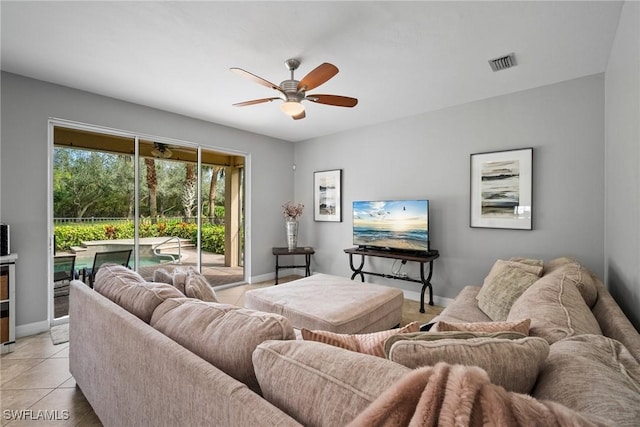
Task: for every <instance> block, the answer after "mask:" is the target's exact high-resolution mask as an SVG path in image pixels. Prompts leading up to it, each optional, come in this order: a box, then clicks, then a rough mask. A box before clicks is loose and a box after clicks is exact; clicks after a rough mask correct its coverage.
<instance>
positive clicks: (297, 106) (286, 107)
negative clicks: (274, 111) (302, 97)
mask: <svg viewBox="0 0 640 427" xmlns="http://www.w3.org/2000/svg"><path fill="white" fill-rule="evenodd" d="M280 109H281V110H282V112H283V113H285V114H287V115H289V116H291V117H293V116H297V115H299V114H302V113H303V112H304V105H302V104H301V103H299V102H297V101H286V102H284V103H283V104H280Z"/></svg>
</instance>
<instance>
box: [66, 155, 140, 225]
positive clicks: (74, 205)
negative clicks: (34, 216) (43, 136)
mask: <svg viewBox="0 0 640 427" xmlns="http://www.w3.org/2000/svg"><path fill="white" fill-rule="evenodd" d="M53 184H54V188H53V200H54V216H55V217H58V218H77V219H82V218H83V217H91V216H110V217H126V216H127V214H128V211H129V207H130V205H131V203H132V199H133V197H132V195H133V163H132V162H131V157H130V156H123V155H116V154H106V153H99V152H93V151H85V150H73V149H67V148H56V149H55V151H54V182H53Z"/></svg>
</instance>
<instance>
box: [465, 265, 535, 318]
mask: <svg viewBox="0 0 640 427" xmlns="http://www.w3.org/2000/svg"><path fill="white" fill-rule="evenodd" d="M532 269H535V271H536V272H540V273H541V272H542V268H541V267H533V266H530V265H528V264H524V263H519V262H515V261H504V260H501V259H499V260H497V261H496V262H495V264H494V265H493V268H491V272H489V275H488V276H487V277H486V278H485V281H484V283H483V285H482V288H481V289H480V292H478V297H477V298H478V307H479V308H480V310H482V311H483V312H484V313H486V314H487V316H489V317H490V318H491V320H494V321H504V320H507V316H508V314H509V310H510V309H511V305H512V304H513V303H514V302H515V300H516V299H518V297H519V296H520V295H522V293H523V292H524V291H525V290H526V289H527V288H528V287H529V286H531V285H533V284H534V283H535V282H536V281H537V280H538V279H539V276H538V274H537V273H534V272H531V271H528V270H532Z"/></svg>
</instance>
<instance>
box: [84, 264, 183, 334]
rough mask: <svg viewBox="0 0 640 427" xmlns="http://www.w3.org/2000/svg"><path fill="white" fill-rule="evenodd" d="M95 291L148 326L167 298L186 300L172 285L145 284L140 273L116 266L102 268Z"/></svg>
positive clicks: (109, 265) (105, 265) (94, 286)
mask: <svg viewBox="0 0 640 427" xmlns="http://www.w3.org/2000/svg"><path fill="white" fill-rule="evenodd" d="M93 288H94V289H95V291H96V292H98V293H99V294H101V295H103V296H105V297H107V298H109V299H110V300H111V301H113V302H115V303H116V304H118V305H119V306H120V307H122V308H124V309H125V310H127V311H128V312H130V313H131V314H133V315H135V316H137V317H139V318H140V319H142V320H143V321H145V322H146V323H149V321H150V320H151V316H152V314H153V312H154V310H155V309H156V307H158V305H160V304H161V303H162V302H163V301H165V300H166V299H167V298H180V297H184V295H183V294H182V293H180V291H178V290H177V289H175V288H174V287H173V286H171V285H168V284H166V283H155V282H145V280H144V279H143V278H142V276H140V275H139V274H138V273H136V272H134V271H131V270H129V269H128V268H127V267H124V266H121V265H115V264H103V265H102V266H101V267H100V269H99V270H98V272H97V273H96V279H95V282H94V285H93Z"/></svg>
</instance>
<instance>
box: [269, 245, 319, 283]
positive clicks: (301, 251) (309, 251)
mask: <svg viewBox="0 0 640 427" xmlns="http://www.w3.org/2000/svg"><path fill="white" fill-rule="evenodd" d="M271 252H273V254H274V255H275V256H276V285H277V284H278V270H281V269H283V268H300V267H304V268H305V270H304V271H305V274H304V275H305V277H307V276H311V255H313V254H314V253H315V252H316V251H314V250H313V248H312V247H310V246H305V247H300V248H295V249H292V250H289V248H271ZM281 255H304V260H305V264H304V265H280V264H279V263H278V257H279V256H281Z"/></svg>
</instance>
